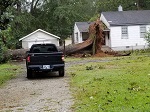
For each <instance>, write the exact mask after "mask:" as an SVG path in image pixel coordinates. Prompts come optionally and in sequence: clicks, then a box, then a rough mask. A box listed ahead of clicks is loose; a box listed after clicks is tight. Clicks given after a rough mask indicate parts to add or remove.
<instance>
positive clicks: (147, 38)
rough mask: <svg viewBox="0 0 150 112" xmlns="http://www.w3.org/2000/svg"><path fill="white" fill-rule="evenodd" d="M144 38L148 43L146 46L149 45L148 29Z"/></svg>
mask: <svg viewBox="0 0 150 112" xmlns="http://www.w3.org/2000/svg"><path fill="white" fill-rule="evenodd" d="M145 40H146V41H147V43H148V46H149V47H150V31H148V32H147V33H146V35H145Z"/></svg>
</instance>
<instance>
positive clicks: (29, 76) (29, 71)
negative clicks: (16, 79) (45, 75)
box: [27, 69, 32, 79]
mask: <svg viewBox="0 0 150 112" xmlns="http://www.w3.org/2000/svg"><path fill="white" fill-rule="evenodd" d="M27 78H28V79H30V78H32V70H29V69H27Z"/></svg>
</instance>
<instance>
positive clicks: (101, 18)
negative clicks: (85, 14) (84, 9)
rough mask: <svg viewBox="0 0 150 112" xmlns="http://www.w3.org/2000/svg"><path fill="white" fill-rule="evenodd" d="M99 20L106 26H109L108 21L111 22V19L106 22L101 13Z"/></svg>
mask: <svg viewBox="0 0 150 112" xmlns="http://www.w3.org/2000/svg"><path fill="white" fill-rule="evenodd" d="M100 20H101V21H102V22H103V23H104V24H105V25H106V26H107V28H109V27H110V24H109V22H111V21H109V22H108V21H107V20H106V18H105V17H104V15H103V14H101V17H100Z"/></svg>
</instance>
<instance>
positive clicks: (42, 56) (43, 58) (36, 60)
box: [29, 52, 64, 65]
mask: <svg viewBox="0 0 150 112" xmlns="http://www.w3.org/2000/svg"><path fill="white" fill-rule="evenodd" d="M29 56H30V63H29V64H30V65H43V64H52V65H53V64H63V63H64V61H63V60H62V57H63V53H62V52H56V53H54V52H53V53H34V54H32V53H31V54H29Z"/></svg>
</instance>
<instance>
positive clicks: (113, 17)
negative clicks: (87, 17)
mask: <svg viewBox="0 0 150 112" xmlns="http://www.w3.org/2000/svg"><path fill="white" fill-rule="evenodd" d="M102 14H103V15H104V17H105V18H106V20H107V21H108V22H109V24H110V25H111V26H123V25H146V24H150V10H138V11H116V12H102Z"/></svg>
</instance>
